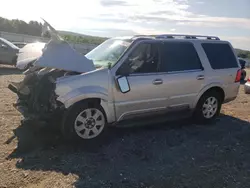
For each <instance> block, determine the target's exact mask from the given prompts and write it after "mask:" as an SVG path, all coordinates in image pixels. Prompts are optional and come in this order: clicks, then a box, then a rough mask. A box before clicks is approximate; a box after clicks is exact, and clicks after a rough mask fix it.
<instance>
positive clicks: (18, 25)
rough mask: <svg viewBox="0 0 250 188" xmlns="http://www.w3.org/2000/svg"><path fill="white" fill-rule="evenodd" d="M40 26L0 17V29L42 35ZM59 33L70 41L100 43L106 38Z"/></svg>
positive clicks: (37, 23) (33, 22) (32, 22)
mask: <svg viewBox="0 0 250 188" xmlns="http://www.w3.org/2000/svg"><path fill="white" fill-rule="evenodd" d="M42 27H43V24H42V23H40V22H37V21H30V22H29V23H27V22H25V21H23V20H18V19H12V20H10V19H6V18H3V17H0V31H5V32H10V33H19V34H25V35H32V36H39V37H40V36H41V35H42ZM59 33H60V35H61V36H62V37H63V38H64V39H65V40H66V41H68V42H72V43H92V44H100V43H102V42H103V41H105V40H106V38H102V37H95V36H89V35H84V34H79V33H74V32H70V31H59ZM43 37H48V38H49V37H50V36H49V34H48V33H46V34H45V35H44V36H43Z"/></svg>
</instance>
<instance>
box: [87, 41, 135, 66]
mask: <svg viewBox="0 0 250 188" xmlns="http://www.w3.org/2000/svg"><path fill="white" fill-rule="evenodd" d="M131 42H132V41H131V40H121V39H108V40H106V41H105V42H103V43H102V44H100V45H99V46H97V47H96V48H95V49H93V50H92V51H90V52H89V53H88V54H86V55H85V56H86V57H87V58H88V59H91V60H92V61H93V62H94V64H95V66H105V67H107V66H108V65H109V64H111V65H113V64H115V63H116V62H117V60H118V59H119V58H120V57H121V55H122V54H123V53H124V52H125V51H126V49H127V48H128V47H129V45H130V44H131Z"/></svg>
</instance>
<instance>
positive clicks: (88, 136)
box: [61, 103, 107, 141]
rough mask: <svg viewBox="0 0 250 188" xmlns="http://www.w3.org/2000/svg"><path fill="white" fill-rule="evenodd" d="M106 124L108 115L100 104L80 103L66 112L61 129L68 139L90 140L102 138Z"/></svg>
mask: <svg viewBox="0 0 250 188" xmlns="http://www.w3.org/2000/svg"><path fill="white" fill-rule="evenodd" d="M106 125H107V119H106V115H105V112H104V110H103V108H102V107H101V106H100V105H99V104H95V105H91V106H90V105H88V104H87V103H79V104H76V105H74V106H72V108H70V109H69V110H68V112H66V116H65V117H64V119H63V122H62V126H61V131H62V134H63V136H64V138H65V139H67V140H71V141H76V140H85V141H90V140H96V139H100V138H101V137H102V135H103V133H104V132H105V129H106Z"/></svg>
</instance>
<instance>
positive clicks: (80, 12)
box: [0, 0, 250, 50]
mask: <svg viewBox="0 0 250 188" xmlns="http://www.w3.org/2000/svg"><path fill="white" fill-rule="evenodd" d="M3 7H5V8H3ZM10 10H11V11H10ZM0 16H1V17H5V18H8V19H16V18H18V19H22V20H24V21H30V20H37V21H41V19H40V18H41V17H42V18H44V19H45V20H47V21H48V22H49V23H50V24H51V25H52V26H53V27H54V28H55V29H57V30H66V31H73V32H77V33H82V34H88V35H93V36H103V37H115V36H126V35H134V34H163V33H165V34H166V33H176V34H200V35H214V36H219V37H220V38H221V39H223V40H229V41H230V42H231V43H232V44H233V46H234V47H236V48H241V49H247V50H250V0H88V1H84V0H70V1H69V0H60V1H59V0H42V1H37V0H22V1H20V0H7V1H3V2H1V11H0Z"/></svg>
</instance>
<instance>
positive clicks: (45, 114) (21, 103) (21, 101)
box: [8, 83, 65, 121]
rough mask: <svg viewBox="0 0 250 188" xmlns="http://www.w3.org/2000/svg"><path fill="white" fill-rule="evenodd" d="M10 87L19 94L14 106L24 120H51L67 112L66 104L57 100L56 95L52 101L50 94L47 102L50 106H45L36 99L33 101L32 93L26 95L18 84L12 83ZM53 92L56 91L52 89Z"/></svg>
mask: <svg viewBox="0 0 250 188" xmlns="http://www.w3.org/2000/svg"><path fill="white" fill-rule="evenodd" d="M8 88H9V89H10V90H11V91H12V92H14V93H16V94H17V95H18V99H17V101H16V103H14V104H13V107H14V108H15V109H16V110H18V111H19V112H20V113H21V114H22V115H23V117H24V120H36V121H49V120H52V119H58V118H61V117H62V115H63V113H64V112H65V108H64V105H63V104H62V103H61V102H60V101H57V100H56V98H55V97H53V102H52V101H51V100H52V99H51V98H52V97H51V96H50V101H48V102H47V103H48V104H49V106H48V107H45V105H44V104H42V103H41V104H40V103H39V102H38V101H36V100H35V101H32V99H31V98H32V96H31V95H28V96H25V95H23V94H22V93H20V91H19V88H18V86H17V85H16V84H13V83H11V84H9V85H8ZM51 93H53V94H54V91H51ZM53 96H55V95H53Z"/></svg>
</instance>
